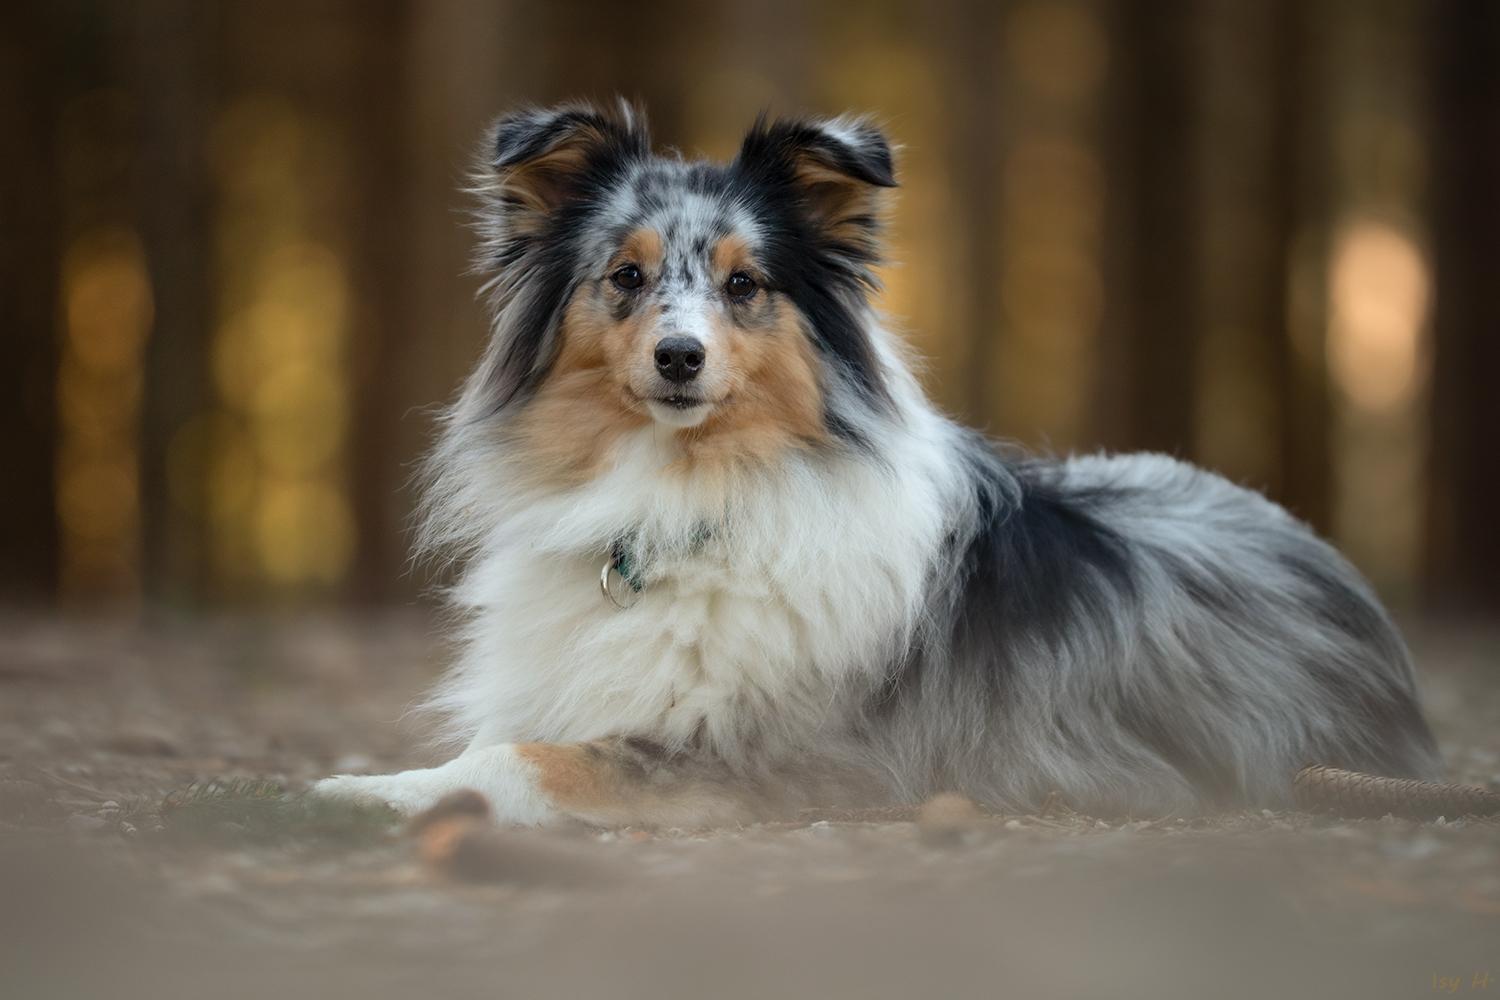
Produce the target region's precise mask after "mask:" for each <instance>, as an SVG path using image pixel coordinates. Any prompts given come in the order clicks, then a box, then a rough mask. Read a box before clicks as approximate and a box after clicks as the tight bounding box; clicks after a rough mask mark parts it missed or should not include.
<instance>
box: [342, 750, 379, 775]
mask: <svg viewBox="0 0 1500 1000" xmlns="http://www.w3.org/2000/svg"><path fill="white" fill-rule="evenodd" d="M374 769H375V760H374V758H372V757H370V756H369V755H368V754H362V753H346V754H344V756H342V757H340V758H339V759H338V761H337V762H336V763H335V764H334V765H333V770H334V773H335V774H365V773H367V772H369V771H373V770H374Z"/></svg>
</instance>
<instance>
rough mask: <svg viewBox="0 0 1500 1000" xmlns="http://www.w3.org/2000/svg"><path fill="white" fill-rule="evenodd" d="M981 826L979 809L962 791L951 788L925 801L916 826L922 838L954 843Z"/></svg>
mask: <svg viewBox="0 0 1500 1000" xmlns="http://www.w3.org/2000/svg"><path fill="white" fill-rule="evenodd" d="M978 826H979V810H978V809H976V808H975V807H974V803H973V802H971V801H969V799H968V798H966V797H965V796H962V795H955V794H953V793H951V792H948V793H944V794H942V795H934V796H933V797H932V798H930V799H928V800H927V801H926V802H925V803H923V804H922V811H921V812H920V813H918V814H917V829H919V830H920V831H921V832H922V839H923V840H924V841H925V842H927V843H929V844H933V845H947V846H952V845H955V844H958V843H961V842H962V841H963V840H964V839H965V838H966V836H967V835H968V834H969V833H971V832H973V831H974V830H975V829H976V828H977V827H978Z"/></svg>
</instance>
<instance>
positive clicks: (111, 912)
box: [0, 611, 1500, 998]
mask: <svg viewBox="0 0 1500 1000" xmlns="http://www.w3.org/2000/svg"><path fill="white" fill-rule="evenodd" d="M1408 635H1409V638H1410V640H1411V642H1412V645H1413V648H1414V649H1415V651H1416V653H1417V656H1418V660H1419V663H1420V664H1421V666H1422V669H1423V673H1424V678H1425V684H1426V691H1427V702H1428V713H1429V717H1430V719H1431V721H1432V723H1433V727H1434V730H1435V732H1436V733H1437V735H1438V739H1439V741H1440V743H1441V745H1442V748H1443V752H1444V755H1445V758H1446V759H1447V761H1448V767H1449V772H1450V776H1451V777H1452V778H1453V779H1454V780H1460V781H1465V782H1468V783H1474V784H1481V783H1487V784H1490V785H1491V787H1496V788H1500V629H1494V628H1486V627H1481V626H1478V625H1474V624H1472V623H1454V622H1445V623H1433V622H1419V623H1414V624H1412V625H1411V626H1409V628H1408ZM440 662H441V649H440V647H439V646H438V644H437V643H435V642H434V641H433V639H432V632H431V627H430V624H429V620H428V619H426V618H425V617H424V616H423V615H422V614H420V613H419V612H415V611H399V612H389V613H381V614H378V615H373V614H372V615H369V616H367V617H359V618H354V617H346V618H337V619H335V618H324V619H297V620H269V619H262V620H248V619H235V620H223V621H216V622H201V621H197V622H177V623H157V624H155V625H152V626H150V627H124V626H119V625H108V624H102V623H86V622H77V621H72V622H69V621H63V620H59V619H53V618H38V617H32V616H24V615H20V614H18V613H12V614H10V615H8V616H5V617H0V995H3V996H7V997H9V996H15V997H52V996H56V997H85V996H110V997H123V998H131V997H136V996H142V997H145V996H151V997H177V996H182V997H202V996H225V997H238V996H246V997H249V996H264V995H268V994H269V995H278V996H291V997H302V996H307V997H343V996H349V997H354V996H359V997H383V996H393V997H394V996H420V997H425V996H443V997H449V996H452V997H467V996H471V995H472V996H485V997H511V996H516V997H531V996H536V997H544V996H545V997H553V996H555V997H600V998H605V997H609V998H621V997H626V998H629V997H642V998H644V997H653V998H655V997H778V996H792V995H798V996H814V997H844V996H849V997H861V998H865V997H887V996H890V997H897V996H901V997H914V996H923V997H926V996H932V997H970V996H974V997H991V996H1024V997H1032V996H1044V997H1104V996H1109V997H1136V996H1140V997H1203V996H1213V997H1239V996H1245V997H1250V996H1269V995H1279V996H1294V997H1301V996H1308V997H1314V996H1317V997H1326V996H1332V997H1385V996H1389V997H1408V996H1417V995H1430V994H1436V993H1447V994H1452V993H1458V994H1462V995H1464V996H1475V995H1479V994H1481V993H1489V992H1495V993H1500V821H1496V820H1484V821H1475V820H1469V821H1457V822H1449V823H1444V824H1416V823H1409V822H1404V821H1391V820H1385V821H1363V822H1337V821H1331V820H1327V819H1322V818H1317V817H1311V816H1306V815H1300V814H1291V813H1289V814H1272V813H1244V814H1233V815H1225V816H1215V817H1180V818H1179V817H1156V818H1150V819H1136V820H1134V821H1132V822H1126V821H1122V820H1121V819H1119V818H1113V817H1106V818H1095V817H1085V816H1077V815H1073V814H1070V813H1068V812H1066V811H1065V810H1063V811H1058V812H1054V813H1049V815H1047V816H1045V817H1042V816H987V817H984V818H982V819H979V820H978V821H976V822H973V823H971V824H969V825H967V826H961V827H960V828H957V829H953V830H937V831H934V830H932V829H924V828H923V827H921V826H920V825H919V824H917V823H914V822H910V821H890V820H885V821H866V822H855V821H852V820H851V818H850V817H847V816H840V815H838V814H824V815H822V816H819V815H810V816H806V817H804V818H803V820H802V821H801V822H796V823H782V824H765V825H761V826H756V827H749V828H744V829H734V830H719V831H687V832H684V831H678V830H665V831H644V830H628V829H626V830H604V831H600V830H584V829H577V830H566V831H553V832H545V833H541V832H526V831H522V832H513V833H509V834H504V835H497V837H496V838H495V839H492V840H490V841H488V842H486V843H487V850H488V852H489V853H487V854H485V855H484V856H483V857H482V858H481V859H480V863H478V865H477V867H471V868H470V869H464V870H461V871H458V872H457V873H455V871H454V870H452V869H451V868H445V867H444V866H443V865H442V864H434V863H432V862H431V861H430V860H424V859H423V857H422V856H421V850H422V849H423V847H422V843H423V842H420V841H418V840H414V839H413V838H412V837H411V836H410V835H408V834H406V833H404V832H403V831H402V829H401V827H399V826H398V825H396V824H394V823H393V822H391V821H390V819H389V817H381V816H379V815H375V816H363V817H359V818H358V822H353V821H350V820H349V818H348V817H344V818H342V820H338V821H337V822H334V821H326V820H327V818H326V817H324V818H321V819H320V818H318V817H312V818H309V817H306V816H301V815H300V814H297V815H293V814H292V813H290V812H288V811H287V810H289V809H292V808H293V807H294V806H295V805H296V803H297V798H296V797H297V796H298V795H299V794H300V792H301V791H303V790H304V789H305V788H306V787H307V785H308V783H309V782H311V781H312V780H315V779H316V778H319V777H322V776H324V775H326V774H328V773H331V772H333V771H335V770H337V771H362V770H367V771H371V772H375V771H386V770H392V769H397V768H402V767H410V766H417V765H421V764H424V763H431V762H434V761H435V760H436V759H439V758H438V756H436V755H434V754H433V753H432V752H430V751H425V750H423V749H422V746H423V737H424V733H423V731H422V730H421V728H420V726H418V725H415V724H414V723H412V722H411V721H410V720H409V719H407V720H406V721H403V713H404V709H405V707H406V706H407V705H408V704H409V703H410V702H411V700H412V699H413V698H414V696H415V695H416V694H417V693H418V692H419V691H420V690H421V689H422V688H423V687H424V686H425V685H426V684H428V683H429V682H430V681H431V680H432V678H433V677H434V676H435V675H436V673H437V671H438V669H439V668H440ZM283 795H284V797H283ZM268 802H269V803H271V804H272V805H273V806H274V808H272V810H271V812H269V813H262V812H256V808H258V807H259V805H261V804H265V803H268ZM289 804H290V805H289ZM252 807H254V808H252ZM277 810H281V811H279V812H278V811H277ZM267 817H269V819H268V818H267ZM288 817H291V818H290V819H289V818H288ZM335 819H338V818H335ZM341 822H342V823H343V825H340V823H341ZM427 846H428V848H429V852H430V847H431V845H430V843H429V844H428V845H427Z"/></svg>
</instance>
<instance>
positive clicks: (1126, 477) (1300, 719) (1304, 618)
mask: <svg viewBox="0 0 1500 1000" xmlns="http://www.w3.org/2000/svg"><path fill="white" fill-rule="evenodd" d="M895 183H896V182H895V175H894V165H893V159H892V151H891V145H890V143H889V142H888V140H887V139H886V137H885V135H884V134H883V133H882V132H881V130H880V129H879V128H878V127H877V126H876V125H875V124H873V123H872V122H871V121H869V120H866V119H862V118H856V117H842V118H834V119H811V118H804V119H779V120H774V121H772V120H768V119H767V118H766V117H765V116H762V117H761V118H760V119H759V120H758V121H757V122H756V123H755V124H754V125H753V127H751V128H750V129H749V132H748V134H747V135H746V136H745V139H744V143H743V145H742V146H741V148H740V150H739V153H738V155H737V156H736V157H735V159H734V160H733V162H731V163H728V164H716V163H711V162H706V161H698V162H688V161H685V160H684V159H682V158H681V157H678V156H668V157H661V156H656V155H653V153H652V149H651V141H650V138H649V135H648V132H647V129H646V125H645V122H644V120H643V118H642V116H641V115H640V114H639V113H638V112H636V111H634V110H632V109H631V108H630V107H629V106H627V105H624V104H622V105H621V106H620V107H619V108H617V109H606V110H599V109H596V108H594V107H592V106H588V105H568V106H563V107H559V108H554V109H547V110H542V109H531V110H524V111H521V112H519V113H516V114H513V115H511V116H509V117H506V118H503V119H502V120H500V121H499V122H498V123H497V124H496V125H495V127H494V129H493V131H492V132H491V133H490V140H489V143H488V146H487V152H486V162H485V163H484V165H483V169H482V171H481V176H480V178H479V181H478V183H477V185H476V187H477V189H478V193H479V195H480V198H481V201H482V208H481V214H480V222H479V226H480V230H481V233H482V248H481V258H480V260H481V267H482V268H483V269H484V270H486V271H487V272H489V273H490V274H491V275H492V278H491V280H490V283H489V285H488V286H487V289H488V294H489V296H490V299H491V302H492V305H493V316H494V323H493V336H492V339H491V340H490V341H489V343H488V346H487V348H486V350H485V352H484V354H483V357H482V359H481V361H480V363H479V365H478V367H477V369H476V370H475V371H474V373H473V374H472V375H471V376H470V378H469V379H468V380H467V382H466V383H465V385H464V387H463V389H462V391H461V393H460V396H459V398H458V401H457V403H456V404H455V405H454V406H453V407H452V408H451V409H450V410H449V411H447V413H446V415H445V417H444V422H443V425H442V430H441V434H440V440H439V442H438V444H437V445H436V448H435V450H434V453H433V455H432V457H431V461H430V470H431V476H430V481H429V486H428V490H427V494H426V501H425V507H424V509H423V514H422V525H423V527H422V530H421V545H422V546H424V547H425V549H426V550H427V551H430V552H440V553H445V554H446V555H447V556H448V557H450V558H452V559H454V560H456V561H457V562H458V564H459V565H460V567H461V569H460V571H459V573H458V575H457V578H456V583H455V584H454V586H453V588H452V591H451V600H452V603H453V606H454V609H455V611H456V615H455V620H456V622H457V626H456V627H457V629H458V633H459V635H458V638H459V650H460V651H459V653H458V655H457V658H456V663H455V664H454V665H453V667H452V668H451V672H450V673H449V675H448V677H447V679H446V680H445V681H444V682H443V683H442V685H441V686H440V687H439V689H438V690H437V691H436V693H435V694H434V695H433V696H432V697H431V699H430V701H429V707H431V708H434V709H437V710H440V711H441V712H442V713H444V715H445V716H446V718H447V719H448V720H449V721H450V726H451V734H452V735H453V736H454V737H455V738H456V739H457V740H458V741H460V742H461V743H462V744H463V745H464V749H463V750H462V752H461V753H459V755H458V756H457V757H456V758H454V759H453V760H451V761H449V762H448V763H446V764H443V765H442V766H440V767H434V768H431V769H425V770H411V771H406V772H404V773H401V774H395V775H386V776H349V775H342V776H337V777H333V778H329V779H326V780H325V781H323V782H320V783H319V784H318V785H317V786H316V787H315V791H316V793H317V794H319V795H326V796H333V797H336V798H341V799H346V800H349V801H353V802H360V803H386V804H388V805H390V806H391V807H393V808H395V809H396V810H398V811H399V812H401V813H403V814H413V813H417V812H419V811H421V810H424V809H426V808H428V807H430V806H432V805H433V804H434V803H435V802H437V801H438V800H439V799H441V798H442V797H443V796H445V795H447V794H449V793H451V792H454V791H456V790H459V789H473V790H476V791H478V792H480V793H481V794H482V795H484V796H485V797H486V798H487V799H488V800H489V801H490V802H491V803H492V805H493V807H494V811H495V816H496V818H497V819H498V820H500V821H501V822H506V823H516V824H548V823H557V822H565V821H577V820H582V821H585V822H588V823H594V824H605V825H618V824H637V825H652V824H655V825H661V826H677V827H706V826H715V825H723V824H735V823H745V822H752V821H756V820H762V819H768V818H774V817H777V816H784V815H787V814H789V813H793V812H795V811H796V810H798V809H800V808H806V807H875V806H889V805H900V804H913V803H918V802H921V801H923V800H924V799H926V798H927V797H929V796H931V795H933V794H935V793H941V792H957V793H960V794H963V795H966V796H969V797H971V798H973V799H976V800H979V801H981V802H983V803H987V804H989V805H990V806H992V807H995V808H998V809H1002V810H1007V811H1026V810H1032V809H1034V808H1035V807H1036V806H1037V805H1038V803H1040V802H1041V801H1042V800H1043V799H1044V798H1045V797H1046V796H1047V795H1048V794H1049V793H1051V792H1053V791H1056V792H1059V793H1060V794H1061V796H1062V799H1063V800H1064V801H1065V802H1067V803H1068V804H1069V805H1071V806H1072V807H1073V808H1075V809H1078V810H1080V811H1082V812H1085V813H1088V814H1091V815H1100V816H1117V815H1134V816H1159V815H1182V814H1184V813H1188V814H1192V813H1202V812H1205V811H1218V810H1223V809H1226V808H1233V807H1273V808H1275V807H1283V806H1287V805H1289V804H1290V801H1291V778H1292V776H1293V774H1294V773H1295V772H1296V771H1297V769H1298V768H1299V767H1300V766H1301V765H1302V764H1304V763H1307V762H1309V761H1319V762H1322V763H1328V764H1333V765H1337V766H1340V767H1345V768H1350V769H1355V770H1360V771H1368V772H1373V773H1376V774H1382V775H1390V776H1394V777H1414V778H1429V777H1434V776H1436V774H1437V773H1438V771H1439V769H1440V760H1439V756H1438V753H1437V750H1436V748H1435V746H1434V743H1433V740H1432V737H1431V735H1430V733H1429V732H1428V729H1427V726H1426V724H1425V722H1424V721H1423V717H1422V712H1421V708H1420V703H1419V696H1418V690H1417V684H1416V679H1415V675H1414V671H1413V667H1412V663H1411V659H1410V656H1409V654H1408V652H1407V650H1406V647H1405V645H1404V644H1403V642H1402V639H1401V637H1400V635H1399V634H1398V632H1397V630H1396V628H1395V627H1394V626H1393V624H1392V622H1391V620H1390V618H1389V617H1388V615H1387V614H1386V612H1385V611H1384V610H1383V608H1382V607H1381V605H1380V603H1379V601H1378V600H1377V598H1376V596H1375V595H1374V593H1373V592H1372V590H1371V589H1370V587H1369V586H1367V584H1366V583H1365V582H1364V581H1363V580H1362V579H1361V578H1360V576H1359V575H1358V573H1357V572H1356V571H1355V570H1354V569H1353V568H1352V567H1351V566H1350V565H1349V564H1348V563H1347V562H1346V561H1345V560H1344V559H1343V558H1342V557H1341V556H1340V555H1339V554H1338V553H1337V552H1336V551H1335V550H1334V549H1333V548H1332V547H1331V546H1329V545H1328V544H1326V543H1324V542H1323V541H1320V540H1319V539H1318V538H1317V537H1315V536H1314V534H1313V533H1312V532H1311V531H1310V530H1309V528H1308V527H1307V526H1306V525H1304V524H1302V523H1301V522H1299V521H1297V520H1296V519H1294V518H1293V517H1292V516H1291V515H1290V514H1288V513H1287V512H1286V511H1285V510H1283V509H1282V508H1280V507H1278V506H1276V505H1275V504H1273V503H1271V502H1270V501H1268V500H1267V499H1265V498H1264V497H1263V496H1262V495H1260V494H1259V493H1255V492H1252V491H1250V490H1247V489H1243V488H1241V487H1238V486H1235V485H1233V484H1231V483H1229V482H1227V481H1226V480H1224V479H1222V478H1220V477H1218V476H1216V475H1213V474H1211V473H1209V472H1206V471H1204V470H1201V469H1198V468H1195V467H1192V466H1190V465H1187V464H1184V463H1183V462H1180V461H1177V460H1174V459H1173V458H1170V457H1168V456H1165V455H1160V454H1135V455H1123V456H1110V455H1104V454H1093V455H1082V456H1076V457H1069V458H1065V459H1051V458H1039V457H1032V456H1028V455H1027V454H1025V453H1022V452H1020V451H1019V450H1015V449H1011V448H1008V447H1005V446H1001V445H997V444H995V443H992V442H990V441H988V440H986V439H985V438H984V437H982V436H981V435H979V434H977V433H976V432H974V431H971V430H967V429H964V428H962V427H960V426H959V425H957V424H956V423H954V422H953V421H951V420H949V419H947V418H945V417H944V416H942V415H941V414H940V413H939V412H938V411H937V410H936V409H935V408H934V407H933V405H932V404H931V403H930V402H929V401H928V400H927V399H926V398H925V397H924V395H923V393H922V390H921V389H920V387H919V385H918V382H917V380H916V378H915V377H914V375H913V360H912V358H911V357H910V355H909V353H908V349H907V348H906V346H905V345H904V344H903V343H902V342H901V341H900V340H899V339H898V338H897V337H895V336H894V335H893V334H892V333H891V332H889V331H888V329H887V327H886V325H885V322H884V320H883V318H882V317H881V315H880V314H879V313H878V312H877V311H876V310H875V309H874V308H873V307H872V305H871V303H870V301H869V296H870V294H871V292H872V291H873V290H874V289H875V287H876V280H875V278H874V276H873V274H872V271H871V268H872V267H873V266H874V265H876V264H877V263H879V262H880V259H881V243H880V225H881V217H882V210H883V201H884V199H885V198H886V197H887V196H888V191H889V189H890V188H892V187H894V186H895ZM601 591H602V592H601Z"/></svg>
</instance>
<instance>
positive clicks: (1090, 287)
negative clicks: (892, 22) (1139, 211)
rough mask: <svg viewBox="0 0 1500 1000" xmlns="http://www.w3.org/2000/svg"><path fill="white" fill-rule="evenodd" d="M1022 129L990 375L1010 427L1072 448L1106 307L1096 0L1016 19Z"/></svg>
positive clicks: (1016, 115)
mask: <svg viewBox="0 0 1500 1000" xmlns="http://www.w3.org/2000/svg"><path fill="white" fill-rule="evenodd" d="M1006 56H1007V62H1008V72H1009V77H1010V80H1011V84H1012V88H1013V89H1012V105H1013V108H1012V118H1013V121H1014V139H1013V140H1012V142H1011V144H1010V149H1009V151H1008V152H1007V154H1006V157H1005V163H1004V168H1003V173H1002V175H1001V178H1000V180H1001V184H1002V195H1003V196H1002V204H1001V211H1002V237H1001V274H1000V304H1001V312H1002V319H1003V328H1002V330H1001V335H1000V338H999V344H998V350H997V352H996V361H997V366H998V370H997V371H996V373H995V374H994V376H993V383H994V385H995V393H996V395H997V397H998V399H997V408H998V411H999V413H1000V415H1001V429H1002V430H1003V431H1004V432H1005V433H1007V434H1011V435H1014V436H1016V437H1019V438H1021V439H1022V440H1025V441H1027V442H1029V443H1031V444H1034V445H1043V446H1047V447H1052V448H1056V449H1059V450H1067V449H1069V448H1074V447H1077V446H1080V445H1082V444H1083V443H1085V442H1086V441H1087V440H1088V437H1089V428H1088V419H1089V403H1090V399H1091V397H1092V393H1093V389H1094V382H1095V377H1096V371H1095V367H1096V359H1095V354H1096V341H1097V335H1098V330H1099V324H1100V320H1101V317H1102V315H1103V310H1104V283H1103V279H1102V277H1101V273H1100V265H1099V255H1100V247H1101V239H1102V236H1101V234H1102V229H1103V219H1104V199H1105V184H1104V168H1103V165H1102V163H1101V162H1100V159H1099V155H1098V153H1097V151H1096V150H1095V149H1094V148H1093V145H1092V143H1091V141H1090V137H1089V133H1090V126H1091V120H1092V115H1093V113H1094V107H1093V104H1094V101H1095V98H1096V95H1097V92H1098V89H1099V86H1100V84H1101V82H1102V79H1103V75H1104V71H1105V68H1106V65H1107V62H1108V46H1107V44H1106V41H1105V36H1104V30H1103V26H1102V25H1101V24H1100V22H1099V19H1098V15H1097V14H1096V13H1095V12H1094V11H1093V10H1092V9H1091V8H1090V7H1089V6H1087V5H1085V4H1081V3H1066V2H1041V3H1031V4H1026V5H1023V6H1020V7H1018V8H1017V9H1016V10H1015V11H1014V12H1013V13H1012V14H1011V15H1010V17H1009V19H1008V22H1007V30H1006Z"/></svg>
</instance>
